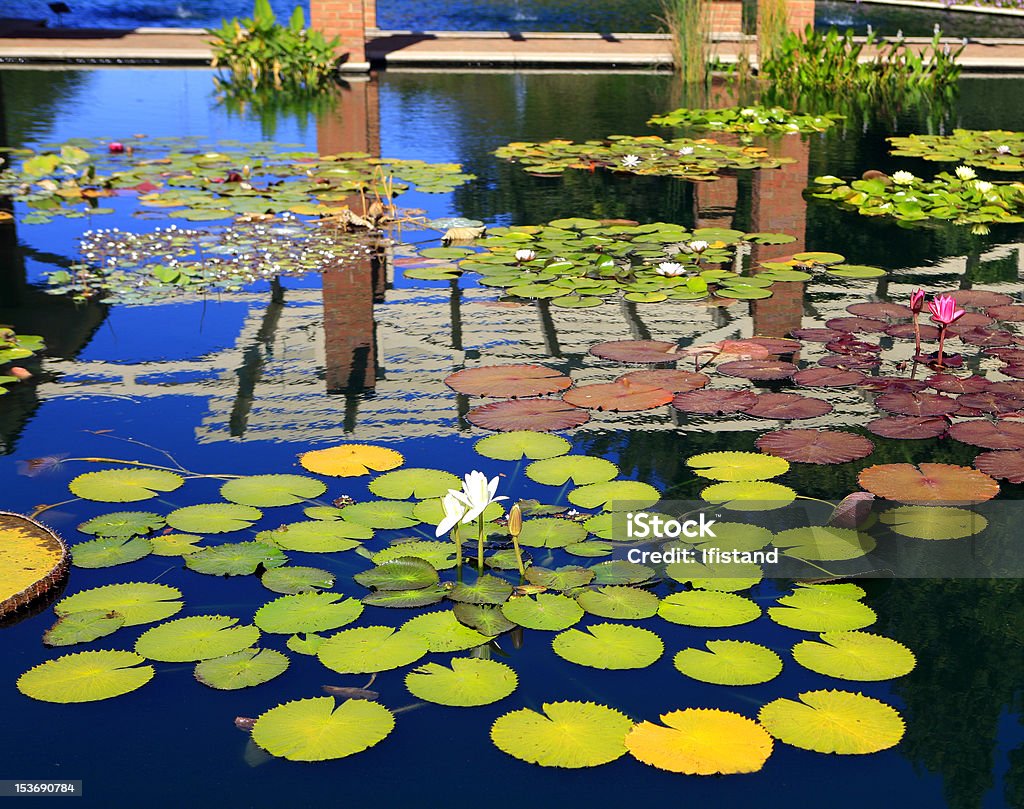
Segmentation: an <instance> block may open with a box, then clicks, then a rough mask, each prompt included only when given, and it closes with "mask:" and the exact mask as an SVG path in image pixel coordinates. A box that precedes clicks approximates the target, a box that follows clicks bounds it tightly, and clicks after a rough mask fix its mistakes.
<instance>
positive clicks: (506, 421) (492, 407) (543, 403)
mask: <svg viewBox="0 0 1024 809" xmlns="http://www.w3.org/2000/svg"><path fill="white" fill-rule="evenodd" d="M466 418H467V419H468V420H469V423H470V424H475V425H476V426H477V427H483V428H484V429H485V430H539V431H541V432H549V431H551V430H568V429H569V428H570V427H579V426H580V425H581V424H584V423H586V422H587V421H589V420H590V414H589V413H587V411H586V410H580V409H579V408H578V407H573V406H572V405H571V404H568V403H566V402H563V401H562V400H561V399H510V400H508V401H506V402H490V403H489V404H485V405H480V406H479V407H474V408H473V409H472V410H470V411H469V413H467V414H466Z"/></svg>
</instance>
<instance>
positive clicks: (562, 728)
mask: <svg viewBox="0 0 1024 809" xmlns="http://www.w3.org/2000/svg"><path fill="white" fill-rule="evenodd" d="M541 710H542V711H543V713H538V712H537V711H533V710H531V709H529V708H521V709H520V710H518V711H513V712H512V713H507V714H505V715H504V716H500V717H498V719H497V720H496V721H495V723H494V724H493V725H492V726H491V741H493V742H494V745H495V747H497V748H498V749H499V750H501V751H502V752H505V753H508V754H509V755H510V756H513V757H515V758H518V759H521V760H522V761H526V762H528V763H530V764H539V765H540V766H542V767H563V768H566V769H580V768H582V767H597V766H599V765H601V764H607V763H608V762H610V761H615V759H617V758H621V757H622V756H624V755H625V754H626V743H625V739H626V734H627V733H629V731H630V730H631V729H632V728H633V720H632V719H630V718H629V717H628V716H625V715H624V714H622V713H619V711H616V710H615V709H613V708H608V707H606V706H604V705H597V704H595V703H593V702H546V703H544V704H543V705H542V706H541Z"/></svg>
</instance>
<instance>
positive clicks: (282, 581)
mask: <svg viewBox="0 0 1024 809" xmlns="http://www.w3.org/2000/svg"><path fill="white" fill-rule="evenodd" d="M260 583H261V584H262V585H263V586H264V587H266V588H267V589H268V590H271V591H272V592H275V593H283V594H285V595H291V594H292V593H309V592H316V591H317V590H327V589H330V588H331V587H333V586H334V574H333V573H330V572H328V571H326V570H321V569H320V568H318V567H303V566H301V565H282V566H281V567H274V568H270V569H269V570H267V571H265V572H264V573H263V575H262V576H260Z"/></svg>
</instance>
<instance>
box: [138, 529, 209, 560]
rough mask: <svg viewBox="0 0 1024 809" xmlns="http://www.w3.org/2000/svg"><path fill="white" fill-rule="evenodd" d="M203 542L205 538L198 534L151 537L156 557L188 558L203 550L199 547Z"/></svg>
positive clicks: (150, 541) (150, 542)
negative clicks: (191, 554)
mask: <svg viewBox="0 0 1024 809" xmlns="http://www.w3.org/2000/svg"><path fill="white" fill-rule="evenodd" d="M202 541H203V538H202V537H201V536H198V535H196V534H161V535H160V536H155V537H151V538H150V540H149V544H150V545H151V546H152V548H153V555H154V556H188V555H189V554H190V553H195V552H196V551H198V550H202V549H201V548H200V547H199V543H200V542H202Z"/></svg>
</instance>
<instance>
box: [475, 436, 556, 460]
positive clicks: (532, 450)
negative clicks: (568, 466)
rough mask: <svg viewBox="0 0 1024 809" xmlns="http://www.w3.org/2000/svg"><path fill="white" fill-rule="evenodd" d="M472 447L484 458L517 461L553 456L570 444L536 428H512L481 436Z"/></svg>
mask: <svg viewBox="0 0 1024 809" xmlns="http://www.w3.org/2000/svg"><path fill="white" fill-rule="evenodd" d="M473 448H474V449H475V450H476V451H477V452H478V453H480V454H481V455H483V456H484V457H485V458H494V459H496V460H499V461H518V460H520V459H521V458H529V459H530V460H542V459H546V458H555V457H557V456H559V455H564V454H565V453H567V452H568V451H569V450H570V449H571V448H572V444H570V443H569V442H568V441H566V440H565V439H564V438H562V437H561V436H557V435H548V434H547V433H539V432H537V431H536V430H514V431H512V432H507V433H500V434H499V435H490V436H487V437H486V438H481V439H480V440H479V441H477V442H476V444H475V445H474V447H473Z"/></svg>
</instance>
